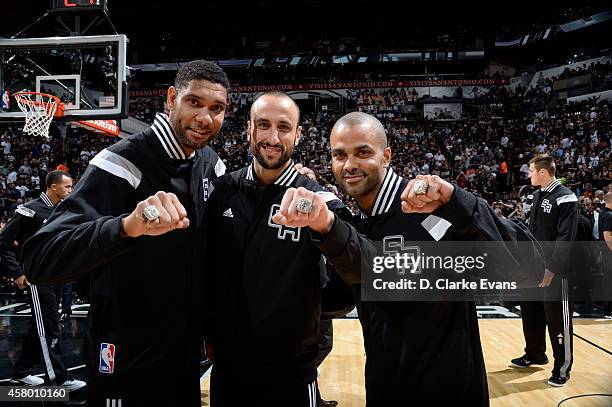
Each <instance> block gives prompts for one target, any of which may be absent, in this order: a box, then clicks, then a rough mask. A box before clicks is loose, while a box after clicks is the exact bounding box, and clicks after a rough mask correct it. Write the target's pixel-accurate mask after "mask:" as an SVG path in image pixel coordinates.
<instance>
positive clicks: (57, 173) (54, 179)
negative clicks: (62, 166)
mask: <svg viewBox="0 0 612 407" xmlns="http://www.w3.org/2000/svg"><path fill="white" fill-rule="evenodd" d="M62 177H68V178H72V177H71V176H70V174H68V173H67V172H65V171H62V170H54V171H51V172H50V173H48V174H47V176H46V177H45V185H47V188H49V187H50V186H51V185H52V184H57V183H59V182H61V180H62Z"/></svg>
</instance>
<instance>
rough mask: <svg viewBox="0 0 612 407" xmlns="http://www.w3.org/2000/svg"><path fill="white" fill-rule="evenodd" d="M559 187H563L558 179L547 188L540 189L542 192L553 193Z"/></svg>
mask: <svg viewBox="0 0 612 407" xmlns="http://www.w3.org/2000/svg"><path fill="white" fill-rule="evenodd" d="M559 185H561V183H560V182H559V180H558V179H555V180H554V181H553V182H551V183H550V184H548V186H547V187H546V188H540V189H541V190H542V192H552V191H553V190H554V189H555V188H557V187H558V186H559Z"/></svg>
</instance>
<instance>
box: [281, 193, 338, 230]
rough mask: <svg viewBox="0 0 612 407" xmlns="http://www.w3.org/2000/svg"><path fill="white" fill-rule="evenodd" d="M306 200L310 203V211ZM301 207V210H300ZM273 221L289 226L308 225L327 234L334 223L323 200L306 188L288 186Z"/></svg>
mask: <svg viewBox="0 0 612 407" xmlns="http://www.w3.org/2000/svg"><path fill="white" fill-rule="evenodd" d="M308 202H310V203H311V205H310V211H309V212H308V213H305V210H306V209H308V205H306V204H307V203H308ZM299 209H301V210H302V211H300V210H299ZM272 220H273V221H274V223H277V224H279V225H285V226H291V227H304V226H308V227H309V228H310V229H312V230H314V231H315V232H318V233H321V234H323V235H324V234H327V233H328V232H329V231H330V230H331V228H332V226H333V224H334V214H333V212H332V211H330V210H329V209H328V208H327V205H326V204H325V200H324V199H323V198H321V197H320V196H319V195H317V194H316V193H314V192H312V191H309V190H307V189H306V188H302V187H300V188H297V189H296V188H289V189H287V191H285V195H284V196H283V200H282V202H281V207H280V210H279V211H278V213H277V214H276V215H274V217H272Z"/></svg>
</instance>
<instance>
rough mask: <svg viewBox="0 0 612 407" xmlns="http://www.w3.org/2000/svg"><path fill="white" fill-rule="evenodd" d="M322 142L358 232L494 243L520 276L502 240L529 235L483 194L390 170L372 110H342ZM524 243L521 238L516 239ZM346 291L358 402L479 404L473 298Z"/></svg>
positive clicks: (481, 380)
mask: <svg viewBox="0 0 612 407" xmlns="http://www.w3.org/2000/svg"><path fill="white" fill-rule="evenodd" d="M330 144H331V152H332V169H333V172H334V176H335V178H336V181H337V182H338V184H339V185H340V186H342V189H344V191H345V192H346V193H348V194H349V195H350V196H352V197H353V198H355V200H356V201H357V204H358V205H359V210H360V213H359V214H358V215H357V216H355V218H354V219H353V222H352V223H353V225H354V226H355V227H356V229H357V231H359V232H360V233H363V234H364V235H365V236H366V237H367V238H369V239H372V240H374V241H383V239H385V238H386V237H393V238H397V237H400V238H402V239H403V240H404V241H410V242H427V241H440V240H455V241H456V240H489V241H499V245H500V247H502V248H503V249H504V250H502V251H503V252H504V253H508V256H507V258H504V259H503V260H505V261H506V262H507V264H517V267H516V270H515V272H516V273H517V275H522V274H523V273H524V271H523V270H522V269H521V267H520V266H519V265H521V262H520V260H519V259H517V258H516V257H517V252H516V251H515V250H513V249H512V247H514V246H515V245H516V240H517V237H518V236H525V237H526V239H528V240H532V239H529V232H528V231H527V230H526V229H525V228H522V227H521V226H519V225H517V224H514V223H512V222H510V221H507V220H505V219H499V218H497V216H495V213H494V212H493V210H492V209H491V207H490V206H489V205H488V204H487V202H486V201H484V200H483V199H480V198H476V197H475V196H474V195H472V194H471V193H469V192H466V191H464V190H463V189H461V188H459V187H457V186H456V185H453V184H451V183H449V182H447V181H445V180H443V179H441V178H439V177H437V176H431V175H428V176H423V175H418V176H417V177H416V179H415V180H410V181H409V180H407V179H404V178H402V177H401V176H399V175H398V174H396V173H395V171H393V169H392V168H391V157H392V151H391V148H390V147H388V145H387V136H386V134H385V129H384V127H383V125H382V124H381V123H380V121H378V119H376V118H375V117H374V116H371V115H368V114H365V113H361V112H354V113H349V114H347V115H345V116H343V117H342V118H340V119H339V120H338V121H337V122H336V124H335V125H334V127H333V129H332V132H331V136H330ZM531 244H532V249H534V250H533V251H534V252H536V253H537V251H536V250H535V249H536V246H535V243H534V242H533V241H532V243H531ZM527 247H528V243H527V242H524V245H523V246H521V248H522V249H525V248H527ZM525 255H527V254H525ZM359 271H360V270H353V272H357V273H359ZM339 272H340V274H342V275H343V277H346V276H345V275H344V274H343V273H342V270H339ZM512 277H513V276H508V278H512ZM352 278H354V276H348V278H347V283H349V284H350V282H351V281H350V280H351V279H352ZM534 281H535V280H534ZM353 288H354V290H353V292H354V295H355V299H356V300H357V309H358V313H359V320H360V322H361V325H362V328H363V337H364V346H365V350H366V355H367V357H366V367H365V382H366V402H367V406H368V407H378V406H385V407H386V406H408V405H415V406H417V405H418V406H421V405H443V404H444V405H465V406H472V407H478V406H488V405H489V395H488V391H487V378H486V371H485V365H484V360H483V356H482V348H481V345H480V337H479V333H478V321H477V316H476V306H475V304H474V302H467V301H455V302H450V301H445V302H441V301H437V302H433V301H432V302H415V301H412V302H408V301H404V302H393V301H381V302H378V301H362V300H361V287H360V286H359V285H354V286H353Z"/></svg>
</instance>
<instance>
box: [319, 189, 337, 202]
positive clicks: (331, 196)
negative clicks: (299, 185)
mask: <svg viewBox="0 0 612 407" xmlns="http://www.w3.org/2000/svg"><path fill="white" fill-rule="evenodd" d="M315 194H317V195H319V196H320V197H321V198H323V200H324V201H325V203H327V202H329V201H333V200H334V199H337V200H338V201H339V200H340V199H339V198H338V197H337V196H336V195H334V194H332V193H331V192H327V191H317V192H315Z"/></svg>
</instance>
